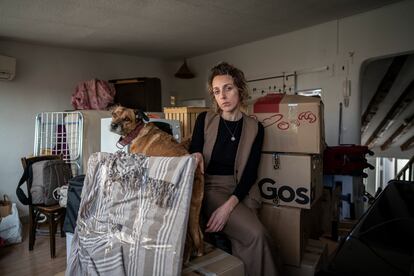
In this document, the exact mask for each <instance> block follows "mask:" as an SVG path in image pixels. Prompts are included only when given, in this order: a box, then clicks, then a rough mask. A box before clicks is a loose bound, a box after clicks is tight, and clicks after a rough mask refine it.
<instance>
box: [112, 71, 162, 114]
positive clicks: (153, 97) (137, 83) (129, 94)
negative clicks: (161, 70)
mask: <svg viewBox="0 0 414 276" xmlns="http://www.w3.org/2000/svg"><path fill="white" fill-rule="evenodd" d="M109 82H110V83H113V84H114V86H115V90H116V94H115V99H114V101H115V104H120V105H122V106H124V107H128V108H133V109H140V110H142V111H145V112H161V81H160V79H159V78H131V79H117V80H110V81H109Z"/></svg>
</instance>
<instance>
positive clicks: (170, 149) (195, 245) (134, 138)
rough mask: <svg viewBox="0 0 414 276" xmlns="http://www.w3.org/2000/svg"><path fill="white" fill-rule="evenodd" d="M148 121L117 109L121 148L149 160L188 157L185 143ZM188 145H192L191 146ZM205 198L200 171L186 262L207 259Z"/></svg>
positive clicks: (114, 129) (114, 113)
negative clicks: (203, 228)
mask: <svg viewBox="0 0 414 276" xmlns="http://www.w3.org/2000/svg"><path fill="white" fill-rule="evenodd" d="M144 121H148V118H147V117H146V115H145V113H143V112H142V111H140V110H133V109H129V108H125V107H122V106H117V107H115V108H114V109H113V110H112V122H111V131H112V132H115V133H117V134H119V135H121V136H122V138H121V140H120V141H119V142H118V144H121V146H125V145H127V144H130V152H131V153H142V154H145V155H148V156H168V157H172V156H183V155H186V154H188V150H187V149H186V148H185V146H184V142H183V143H181V144H179V143H177V142H176V141H175V140H174V138H173V137H172V136H171V135H169V134H168V133H166V132H165V131H162V130H160V129H159V128H158V127H156V126H155V125H154V124H153V123H148V124H146V123H144ZM187 144H188V143H187ZM203 195H204V178H203V176H202V174H201V170H200V168H197V170H196V172H195V178H194V183H193V192H192V198H191V207H190V214H189V220H188V228H187V238H186V242H185V249H184V262H187V261H188V260H189V259H190V257H191V256H202V255H203V253H204V252H203V251H204V248H203V234H202V232H201V228H200V223H199V216H200V210H201V203H202V200H203Z"/></svg>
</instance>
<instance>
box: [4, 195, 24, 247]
mask: <svg viewBox="0 0 414 276" xmlns="http://www.w3.org/2000/svg"><path fill="white" fill-rule="evenodd" d="M0 238H2V239H3V240H5V241H6V244H10V243H19V242H21V241H22V224H21V222H20V219H19V212H18V211H17V207H16V203H13V204H12V212H11V214H10V215H8V216H7V217H4V218H2V219H1V221H0Z"/></svg>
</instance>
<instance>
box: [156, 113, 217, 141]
mask: <svg viewBox="0 0 414 276" xmlns="http://www.w3.org/2000/svg"><path fill="white" fill-rule="evenodd" d="M208 110H210V108H208V107H190V106H189V107H164V114H165V119H169V120H178V121H180V124H181V137H182V138H189V137H191V134H192V133H193V128H194V124H195V121H196V119H197V116H198V114H200V113H201V112H204V111H208Z"/></svg>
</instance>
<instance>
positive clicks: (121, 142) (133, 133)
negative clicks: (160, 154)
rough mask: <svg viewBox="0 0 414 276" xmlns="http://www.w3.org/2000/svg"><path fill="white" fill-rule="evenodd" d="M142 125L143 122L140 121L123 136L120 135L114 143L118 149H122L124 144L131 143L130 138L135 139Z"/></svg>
mask: <svg viewBox="0 0 414 276" xmlns="http://www.w3.org/2000/svg"><path fill="white" fill-rule="evenodd" d="M143 127H144V123H140V124H139V125H137V126H136V127H135V128H134V130H132V131H131V132H130V133H128V135H127V136H125V137H120V138H119V140H118V142H117V143H116V146H117V147H118V148H119V149H123V148H124V147H125V146H126V145H128V144H129V143H131V141H132V140H134V139H135V137H137V136H138V133H139V132H140V131H141V129H142V128H143Z"/></svg>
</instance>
